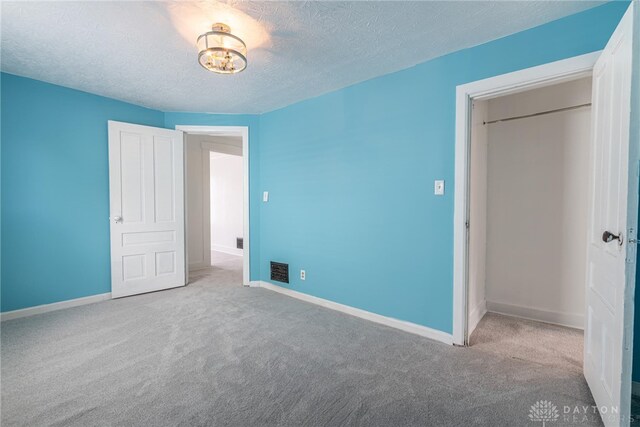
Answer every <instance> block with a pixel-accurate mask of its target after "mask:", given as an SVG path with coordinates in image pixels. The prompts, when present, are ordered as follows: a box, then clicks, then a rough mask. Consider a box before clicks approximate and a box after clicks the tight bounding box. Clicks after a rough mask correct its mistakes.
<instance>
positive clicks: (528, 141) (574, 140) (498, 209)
mask: <svg viewBox="0 0 640 427" xmlns="http://www.w3.org/2000/svg"><path fill="white" fill-rule="evenodd" d="M590 101H591V79H590V78H585V79H581V80H576V81H573V82H568V83H564V84H561V85H556V86H552V87H547V88H541V89H536V90H533V91H528V92H522V93H519V94H514V95H509V96H505V97H501V98H496V99H492V100H490V101H489V102H488V106H489V110H488V118H489V120H493V119H498V118H504V117H509V116H518V115H523V114H531V113H536V112H540V111H545V110H550V109H556V108H561V107H566V106H572V105H577V104H583V103H589V102H590ZM590 123H591V109H590V108H588V107H587V108H582V109H578V110H571V111H566V112H561V113H553V114H548V115H542V116H537V117H531V118H525V119H520V120H514V121H509V122H501V123H495V124H491V125H488V141H489V143H488V155H487V158H488V168H487V236H486V237H487V253H486V300H487V306H488V309H489V311H498V312H507V313H508V314H519V315H523V316H525V317H533V318H537V319H539V320H543V321H551V322H555V323H563V324H568V325H571V326H576V327H582V323H583V313H584V298H585V268H586V227H587V225H586V224H587V217H586V216H587V215H586V210H587V186H588V158H589V144H590V126H591V125H590Z"/></svg>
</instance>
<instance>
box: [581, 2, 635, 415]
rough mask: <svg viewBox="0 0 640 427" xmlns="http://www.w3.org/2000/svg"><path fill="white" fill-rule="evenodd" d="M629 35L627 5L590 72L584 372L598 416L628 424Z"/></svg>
mask: <svg viewBox="0 0 640 427" xmlns="http://www.w3.org/2000/svg"><path fill="white" fill-rule="evenodd" d="M632 30H633V4H632V5H631V6H630V8H629V10H628V11H627V13H626V14H625V15H624V17H623V18H622V20H621V21H620V24H619V25H618V27H617V28H616V30H615V32H614V34H613V36H612V37H611V39H610V40H609V42H608V43H607V46H606V48H605V49H604V51H603V52H602V55H601V57H600V58H599V59H598V61H597V62H596V65H595V67H594V71H593V98H592V103H593V109H592V115H593V116H592V120H593V124H592V136H591V138H592V145H591V161H592V163H591V168H592V169H591V174H592V175H591V176H592V178H591V183H590V184H591V186H590V192H591V194H590V201H589V229H588V253H587V292H586V305H587V306H586V324H585V346H584V374H585V377H586V379H587V382H588V383H589V387H590V388H591V392H592V393H593V397H594V399H595V401H596V404H597V405H598V407H604V408H607V411H606V412H607V413H605V412H604V411H602V413H601V415H602V418H603V421H604V423H605V425H607V426H609V425H620V424H623V423H628V418H626V417H625V415H628V414H624V413H622V411H624V410H625V408H628V401H629V400H630V397H631V396H630V376H631V369H630V365H629V364H628V363H627V362H626V361H625V362H623V360H624V359H627V360H630V358H628V357H626V355H624V354H623V353H624V352H625V351H629V349H630V347H629V343H628V340H630V339H631V338H632V336H631V335H630V334H629V333H628V332H630V331H627V333H625V327H624V326H625V304H629V303H631V304H633V301H632V298H633V291H632V286H629V285H630V284H631V285H633V278H632V277H629V278H628V279H629V280H627V274H626V273H625V269H626V260H627V256H629V258H630V259H631V260H633V257H634V256H635V250H634V249H635V248H634V247H633V246H634V245H628V241H627V240H628V239H627V237H628V230H629V228H630V227H631V224H633V223H634V222H635V221H634V218H628V215H627V197H628V191H629V190H632V191H637V184H634V183H632V184H631V185H629V178H630V177H629V173H628V172H629V166H628V165H629V125H630V111H631V108H630V107H631V96H630V94H631V70H632V33H633V31H632ZM633 175H634V178H633V179H635V171H634V174H633ZM632 200H635V198H633V199H632ZM632 262H635V260H633V261H632ZM629 281H631V283H630V282H629ZM630 288H631V289H630ZM628 321H630V319H628ZM629 324H630V323H627V325H629ZM625 347H626V348H625ZM625 377H628V378H625ZM618 411H620V413H619V414H618V413H612V412H618Z"/></svg>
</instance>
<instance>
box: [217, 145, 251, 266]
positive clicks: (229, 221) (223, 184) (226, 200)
mask: <svg viewBox="0 0 640 427" xmlns="http://www.w3.org/2000/svg"><path fill="white" fill-rule="evenodd" d="M210 171H211V250H214V251H220V252H226V253H229V254H233V255H242V249H237V248H236V238H238V237H242V234H243V231H242V225H243V224H242V180H243V172H242V157H240V156H234V155H230V154H222V153H214V152H212V153H211V156H210Z"/></svg>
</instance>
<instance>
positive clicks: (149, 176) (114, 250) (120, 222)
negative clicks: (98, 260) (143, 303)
mask: <svg viewBox="0 0 640 427" xmlns="http://www.w3.org/2000/svg"><path fill="white" fill-rule="evenodd" d="M183 155H184V154H183V137H182V131H176V130H169V129H160V128H154V127H148V126H140V125H133V124H129V123H121V122H113V121H109V196H110V203H111V217H110V223H111V295H112V296H113V297H114V298H118V297H123V296H127V295H134V294H140V293H144V292H151V291H158V290H161V289H167V288H174V287H177V286H184V285H185V284H186V277H185V249H184V248H185V246H184V244H185V243H184V242H185V238H184V228H185V227H184V171H183V169H184V166H183V165H184V163H183Z"/></svg>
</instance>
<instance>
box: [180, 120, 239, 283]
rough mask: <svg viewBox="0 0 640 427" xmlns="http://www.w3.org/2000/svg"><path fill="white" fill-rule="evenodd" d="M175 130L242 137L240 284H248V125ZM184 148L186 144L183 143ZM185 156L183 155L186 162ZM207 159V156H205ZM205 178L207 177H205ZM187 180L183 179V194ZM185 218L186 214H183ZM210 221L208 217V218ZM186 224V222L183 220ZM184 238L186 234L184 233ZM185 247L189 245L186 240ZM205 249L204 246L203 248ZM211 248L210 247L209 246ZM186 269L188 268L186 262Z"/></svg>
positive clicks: (188, 126) (194, 127) (184, 127)
mask: <svg viewBox="0 0 640 427" xmlns="http://www.w3.org/2000/svg"><path fill="white" fill-rule="evenodd" d="M176 130H181V131H183V132H184V133H185V134H187V133H189V134H195V135H213V136H239V137H242V169H243V183H242V192H243V198H242V200H243V203H242V204H243V234H244V235H243V250H242V284H243V285H244V286H249V273H250V271H249V268H250V265H251V263H250V250H249V230H250V227H249V218H250V216H249V127H248V126H191V125H176ZM185 148H186V144H185ZM186 158H187V156H185V162H186ZM207 160H208V158H207ZM205 179H209V178H208V177H205ZM186 185H187V180H186V179H185V194H187V192H186ZM185 206H186V203H185ZM185 218H186V216H185ZM209 221H210V219H209ZM185 225H186V222H185ZM185 235H186V239H188V238H189V237H188V234H187V233H185ZM185 247H187V248H188V247H189V242H188V241H187V242H186V244H185ZM205 249H206V248H205ZM209 250H211V248H209ZM186 264H187V267H186V268H187V270H188V269H189V266H188V262H187V263H186Z"/></svg>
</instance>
